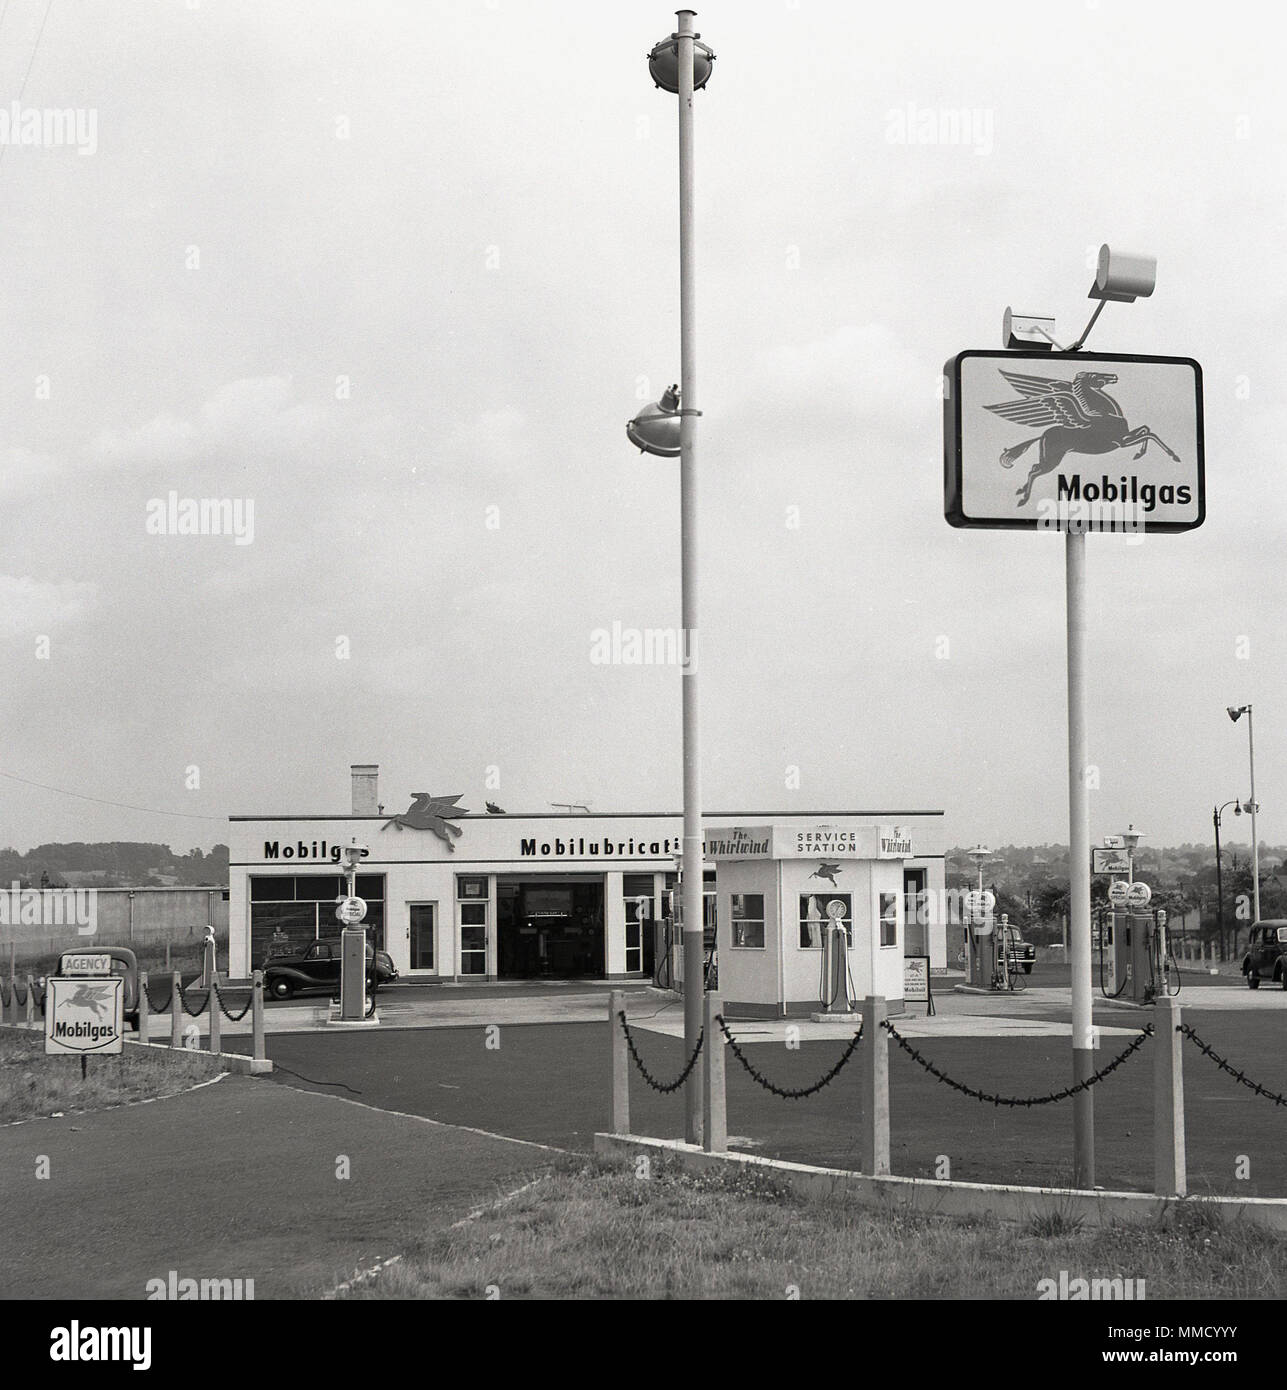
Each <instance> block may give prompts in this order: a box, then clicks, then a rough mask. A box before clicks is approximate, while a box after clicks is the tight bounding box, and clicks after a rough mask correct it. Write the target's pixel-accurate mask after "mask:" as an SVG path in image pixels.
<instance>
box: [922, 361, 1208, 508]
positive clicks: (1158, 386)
mask: <svg viewBox="0 0 1287 1390" xmlns="http://www.w3.org/2000/svg"><path fill="white" fill-rule="evenodd" d="M943 375H944V403H943V440H944V510H945V512H946V515H947V520H948V521H949V522H950V523H951V525H953V526H964V527H985V528H989V529H997V530H1034V531H1035V530H1051V531H1069V530H1082V531H1119V532H1128V533H1130V532H1140V533H1143V532H1149V531H1191V530H1193V529H1194V528H1195V527H1197V526H1201V525H1202V523H1203V521H1204V520H1205V518H1206V474H1205V463H1204V455H1203V434H1202V368H1201V367H1200V366H1199V365H1198V363H1197V362H1195V361H1194V360H1193V359H1192V358H1189V357H1136V356H1118V357H1113V356H1108V355H1107V354H1103V353H1094V352H1076V353H1073V352H1036V351H1026V352H1025V351H1017V352H1008V351H1007V352H1003V351H997V352H988V351H969V352H962V353H958V354H957V355H956V356H955V357H954V358H952V359H951V360H950V361H949V362H948V363H947V365H946V366H945V367H944V369H943Z"/></svg>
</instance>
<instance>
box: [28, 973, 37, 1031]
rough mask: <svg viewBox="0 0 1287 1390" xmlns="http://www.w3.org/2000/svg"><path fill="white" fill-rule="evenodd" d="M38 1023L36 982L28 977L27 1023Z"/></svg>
mask: <svg viewBox="0 0 1287 1390" xmlns="http://www.w3.org/2000/svg"><path fill="white" fill-rule="evenodd" d="M35 1021H36V982H35V980H33V979H32V978H31V976H30V975H28V976H27V1022H28V1023H34V1022H35Z"/></svg>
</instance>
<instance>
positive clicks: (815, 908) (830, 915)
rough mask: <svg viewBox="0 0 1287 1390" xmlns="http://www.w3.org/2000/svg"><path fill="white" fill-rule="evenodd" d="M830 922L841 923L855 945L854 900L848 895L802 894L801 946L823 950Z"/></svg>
mask: <svg viewBox="0 0 1287 1390" xmlns="http://www.w3.org/2000/svg"><path fill="white" fill-rule="evenodd" d="M828 922H839V923H840V924H841V926H843V927H844V929H845V937H846V940H847V942H848V944H849V945H850V946H852V945H853V944H854V917H853V898H852V897H851V895H850V894H848V893H827V894H821V893H801V894H800V946H801V949H803V950H819V951H820V950H821V949H822V938H823V934H824V932H825V931H826V928H827V923H828Z"/></svg>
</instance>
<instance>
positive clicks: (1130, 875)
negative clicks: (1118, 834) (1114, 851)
mask: <svg viewBox="0 0 1287 1390" xmlns="http://www.w3.org/2000/svg"><path fill="white" fill-rule="evenodd" d="M1143 833H1144V832H1143V831H1141V830H1136V829H1135V827H1134V825H1128V826H1127V827H1126V829H1125V830H1123V831H1122V844H1123V845H1125V846H1126V881H1127V883H1134V882H1135V846H1136V845H1138V844H1139V842H1140V836H1141V835H1142V834H1143Z"/></svg>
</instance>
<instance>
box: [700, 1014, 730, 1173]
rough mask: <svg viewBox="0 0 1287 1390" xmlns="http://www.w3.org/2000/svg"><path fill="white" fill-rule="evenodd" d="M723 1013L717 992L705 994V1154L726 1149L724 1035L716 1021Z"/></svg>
mask: <svg viewBox="0 0 1287 1390" xmlns="http://www.w3.org/2000/svg"><path fill="white" fill-rule="evenodd" d="M722 1012H723V1010H722V1009H721V1008H720V999H719V995H718V994H708V995H707V996H706V1017H705V1018H704V1019H703V1020H702V1024H703V1027H704V1028H705V1030H706V1032H705V1044H704V1046H703V1047H702V1070H703V1071H704V1072H705V1073H706V1077H705V1080H706V1084H705V1086H704V1087H703V1088H702V1147H703V1148H704V1149H705V1150H706V1152H707V1153H708V1154H722V1153H723V1152H724V1151H725V1150H726V1149H727V1148H728V1105H727V1099H726V1097H725V1094H724V1034H723V1032H722V1031H721V1030H720V1026H719V1024H718V1023H716V1022H715V1020H716V1018H717V1017H718V1016H719V1015H720V1014H721V1013H722Z"/></svg>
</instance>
